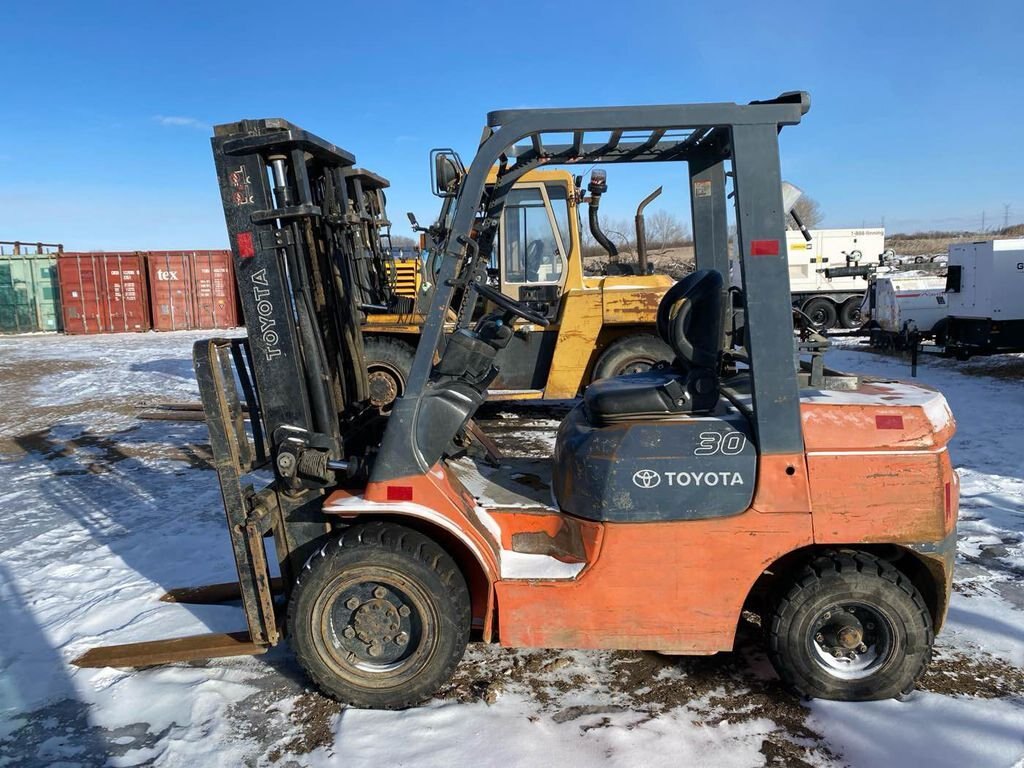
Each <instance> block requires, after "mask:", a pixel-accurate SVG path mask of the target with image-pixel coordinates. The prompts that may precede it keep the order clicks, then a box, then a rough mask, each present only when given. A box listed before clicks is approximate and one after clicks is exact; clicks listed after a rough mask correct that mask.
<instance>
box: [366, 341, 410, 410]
mask: <svg viewBox="0 0 1024 768" xmlns="http://www.w3.org/2000/svg"><path fill="white" fill-rule="evenodd" d="M363 350H364V352H365V356H366V371H367V373H368V374H369V379H370V402H371V403H373V404H374V405H376V406H377V407H378V408H380V409H381V410H384V411H390V410H391V408H392V407H393V406H394V404H395V400H397V399H398V398H400V397H401V396H402V395H404V394H405V385H406V382H407V381H409V371H410V370H412V359H413V357H414V356H415V354H416V350H415V349H414V348H413V346H412V345H411V344H409V343H407V342H405V341H402V340H401V339H396V338H394V337H391V336H382V335H375V334H366V335H365V336H363Z"/></svg>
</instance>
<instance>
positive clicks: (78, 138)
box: [0, 0, 1024, 249]
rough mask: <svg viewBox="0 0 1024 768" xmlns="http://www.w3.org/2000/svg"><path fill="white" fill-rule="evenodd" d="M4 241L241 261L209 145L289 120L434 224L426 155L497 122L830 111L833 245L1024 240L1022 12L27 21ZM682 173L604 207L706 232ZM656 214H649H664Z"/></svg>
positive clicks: (828, 191) (809, 154)
mask: <svg viewBox="0 0 1024 768" xmlns="http://www.w3.org/2000/svg"><path fill="white" fill-rule="evenodd" d="M2 19H3V23H2V28H3V30H4V34H3V39H4V42H3V45H2V46H0V239H4V240H6V239H14V238H21V239H33V240H36V239H42V240H48V241H60V242H63V243H65V245H66V246H67V247H69V248H79V249H86V248H106V249H115V248H126V249H128V248H132V249H134V248H139V249H146V248H203V247H221V246H225V245H226V241H227V238H226V235H225V231H224V224H223V218H222V213H221V208H220V201H219V196H218V194H217V188H216V180H215V177H214V173H213V163H212V161H211V158H210V150H209V141H208V137H209V135H210V126H211V125H212V124H214V123H217V122H227V121H231V120H237V119H240V118H243V117H267V116H280V117H285V118H287V119H289V120H291V121H292V122H294V123H297V124H299V125H301V126H303V127H304V128H307V129H309V130H311V131H313V132H315V133H318V134H320V135H321V136H323V137H325V138H327V139H329V140H331V141H333V142H334V143H336V144H338V145H340V146H343V147H345V148H346V149H349V150H350V151H352V152H354V153H355V154H356V156H357V159H358V161H359V163H360V165H363V166H365V167H367V168H370V169H372V170H374V171H376V172H378V173H381V174H383V175H384V176H387V177H388V178H390V179H391V181H392V190H391V192H390V195H389V203H390V204H389V210H390V213H391V218H392V220H393V221H394V222H396V227H395V232H396V233H397V234H411V233H410V232H408V231H407V230H408V227H407V225H406V224H405V216H404V212H405V211H407V210H412V211H415V212H416V214H417V215H418V216H419V218H420V220H421V221H425V220H430V219H432V218H433V216H434V215H435V214H436V212H437V209H438V202H439V201H438V200H437V199H436V198H434V197H433V196H431V195H430V193H429V189H428V186H429V180H428V173H429V170H428V164H427V153H428V151H429V149H430V148H431V147H432V146H454V147H455V148H457V149H459V150H460V151H461V152H462V154H463V157H464V158H465V159H466V160H467V161H468V160H469V159H470V158H471V157H472V154H473V151H474V149H475V146H476V142H477V141H478V139H479V136H480V129H481V127H482V125H483V122H484V118H485V115H486V113H487V112H488V111H489V110H492V109H498V108H502V107H526V106H529V107H547V106H586V105H600V104H644V103H670V102H690V101H738V102H745V101H749V100H751V99H759V98H769V97H772V96H775V95H777V94H778V93H780V92H782V91H786V90H797V89H802V90H808V91H810V92H811V95H812V103H813V106H812V109H811V111H810V113H809V114H808V115H807V116H806V118H805V119H804V122H803V123H802V124H801V125H800V126H798V127H796V128H789V129H786V130H785V131H784V132H783V134H782V150H783V173H784V176H785V177H786V178H788V179H789V180H791V181H793V182H794V183H796V184H798V185H799V186H801V187H802V188H803V189H805V190H806V191H807V192H808V193H809V194H811V195H812V196H813V197H815V198H816V199H817V200H818V201H819V202H820V204H821V207H822V209H823V211H824V213H825V224H826V225H829V226H837V227H843V226H860V225H862V224H868V225H878V224H880V223H881V221H882V217H885V224H886V227H887V229H889V230H890V231H912V230H917V229H922V228H976V227H978V226H980V225H981V217H982V213H983V212H984V213H985V216H986V225H988V226H992V225H993V224H996V225H1000V226H1001V225H1002V222H1003V216H1004V205H1006V204H1009V205H1010V209H1009V219H1010V221H1011V223H1012V222H1019V221H1024V61H1022V59H1021V54H1020V41H1021V29H1022V28H1024V3H1020V2H977V3H972V4H965V3H963V2H956V3H951V2H921V3H901V2H888V3H873V2H857V3H831V2H817V3H806V4H800V3H770V2H753V3H741V2H737V3H730V4H719V3H699V4H698V3H693V4H690V3H685V2H681V1H680V0H676V1H675V2H665V3H650V4H641V3H637V4H635V5H634V4H626V3H614V4H613V3H608V2H604V1H603V0H598V1H592V2H578V3H570V2H560V3H530V2H509V3H491V2H479V1H478V2H465V3H462V2H451V3H446V2H439V1H438V2H423V3H411V2H410V3H400V2H398V3H389V2H369V3H367V2H363V3H358V4H357V3H343V2H333V3H321V4H318V3H312V2H307V3H281V2H276V3H262V2H246V3H236V4H229V3H215V2H161V3H155V2H153V3H148V2H131V3H127V2H125V3H104V2H95V1H94V2H88V3H81V2H68V3H60V2H52V3H38V2H37V3H5V4H4V10H3V12H2ZM680 171H681V169H679V168H677V167H675V166H672V165H662V166H647V167H645V168H643V169H641V170H639V171H638V170H636V169H634V170H633V171H632V172H627V171H626V170H625V169H621V168H614V169H611V171H610V173H609V183H610V187H611V191H610V192H609V194H608V196H607V197H606V199H605V202H604V203H603V205H602V210H606V209H607V210H608V212H609V213H610V214H612V215H613V216H621V217H625V216H627V215H629V216H631V212H632V210H633V208H634V207H635V205H636V203H637V201H638V200H639V199H640V198H641V197H643V196H644V195H645V194H646V193H647V192H648V191H650V189H652V188H653V187H654V186H657V185H658V184H661V183H663V184H664V185H665V188H666V192H665V195H664V196H663V198H662V199H661V200H660V201H659V202H658V204H657V205H660V206H661V207H664V208H668V209H670V210H674V211H678V212H680V213H684V214H685V213H686V212H687V207H686V206H687V203H686V197H685V187H686V184H685V182H684V180H683V179H682V177H681V175H680ZM655 207H656V206H652V210H654V209H655Z"/></svg>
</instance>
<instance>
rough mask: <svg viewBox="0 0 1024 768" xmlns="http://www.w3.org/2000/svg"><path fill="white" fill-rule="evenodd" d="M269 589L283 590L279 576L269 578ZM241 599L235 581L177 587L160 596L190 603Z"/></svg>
mask: <svg viewBox="0 0 1024 768" xmlns="http://www.w3.org/2000/svg"><path fill="white" fill-rule="evenodd" d="M270 589H271V591H272V592H273V593H274V594H280V593H281V592H282V591H283V589H284V585H283V584H282V582H281V579H280V578H279V577H277V576H274V577H273V578H271V579H270ZM241 599H242V589H241V587H240V586H239V584H238V582H237V581H227V582H224V583H222V584H205V585H203V586H199V587H177V588H175V589H169V590H167V592H166V593H164V595H163V596H162V597H161V598H160V600H161V601H163V602H165V603H190V604H192V605H216V604H218V603H230V602H232V601H233V600H241Z"/></svg>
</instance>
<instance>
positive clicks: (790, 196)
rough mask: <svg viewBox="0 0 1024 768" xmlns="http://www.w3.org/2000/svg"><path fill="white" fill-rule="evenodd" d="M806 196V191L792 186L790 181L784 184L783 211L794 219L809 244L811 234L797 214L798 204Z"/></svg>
mask: <svg viewBox="0 0 1024 768" xmlns="http://www.w3.org/2000/svg"><path fill="white" fill-rule="evenodd" d="M803 196H804V191H803V190H802V189H800V187H798V186H796V185H795V184H790V183H789V182H788V181H784V182H782V209H783V210H784V211H785V212H786V213H787V214H789V215H790V216H792V217H793V221H795V222H796V225H797V226H798V227H799V228H800V233H801V234H802V235H803V236H804V240H806V241H807V242H808V243H809V242H811V233H810V230H808V229H807V227H805V226H804V223H803V222H802V221H800V216H799V214H797V212H796V204H797V203H798V202H799V201H800V198H801V197H803Z"/></svg>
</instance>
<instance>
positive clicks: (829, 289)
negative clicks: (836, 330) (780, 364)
mask: <svg viewBox="0 0 1024 768" xmlns="http://www.w3.org/2000/svg"><path fill="white" fill-rule="evenodd" d="M810 232H811V239H810V241H806V240H804V237H803V235H802V234H801V233H800V232H799V231H790V232H787V233H786V250H787V253H788V256H789V286H790V293H791V294H792V297H793V306H794V307H796V308H798V309H801V310H803V312H804V313H806V314H807V315H808V316H809V317H810V318H811V321H812V323H813V324H814V325H815V327H817V328H821V329H827V328H833V327H835V326H836V325H837V324H838V325H839V326H840V327H842V328H859V327H860V326H861V324H862V319H861V316H860V307H861V301H862V300H863V298H864V292H865V291H866V290H867V287H868V280H867V276H866V272H865V275H864V276H851V277H832V278H831V279H829V278H828V277H826V275H825V270H826V269H836V268H842V267H849V266H867V265H868V264H878V263H879V257H880V256H881V255H882V253H883V251H884V250H885V230H884V229H881V228H875V229H812V230H811V231H810Z"/></svg>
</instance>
